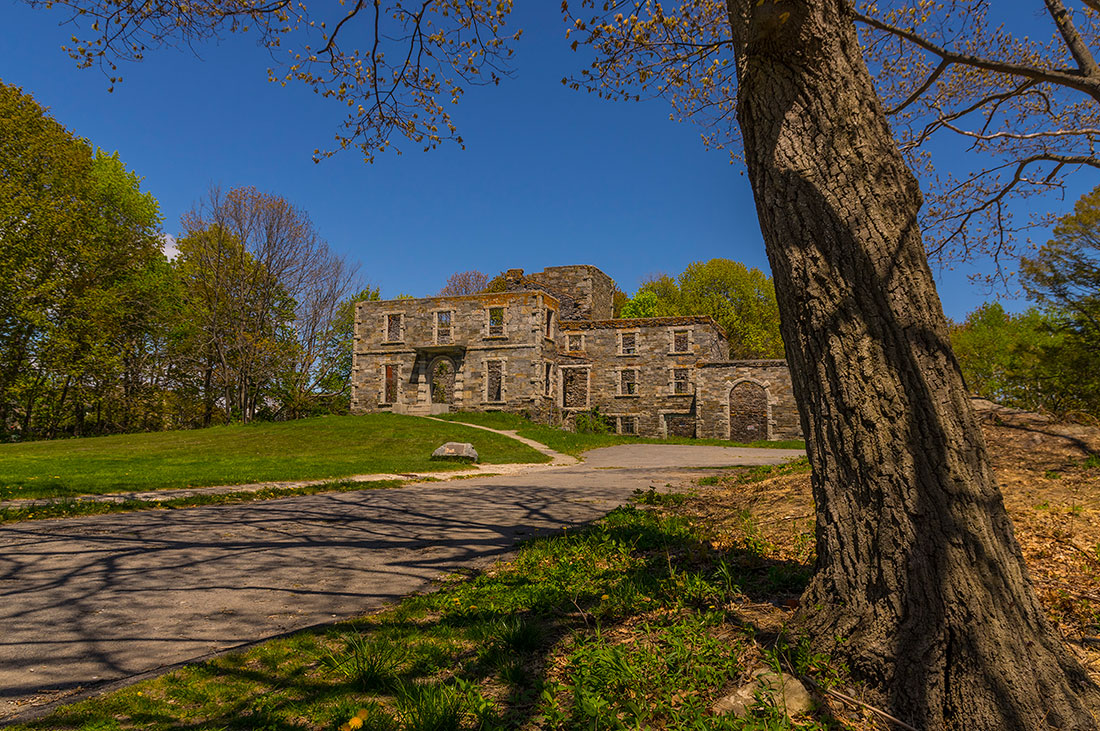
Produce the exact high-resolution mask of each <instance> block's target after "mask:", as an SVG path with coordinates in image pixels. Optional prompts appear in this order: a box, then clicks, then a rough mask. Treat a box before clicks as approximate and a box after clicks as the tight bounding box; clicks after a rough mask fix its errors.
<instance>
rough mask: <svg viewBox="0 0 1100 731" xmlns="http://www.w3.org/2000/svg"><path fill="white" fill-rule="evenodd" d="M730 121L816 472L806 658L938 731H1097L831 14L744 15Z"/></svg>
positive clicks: (857, 53) (873, 109)
mask: <svg viewBox="0 0 1100 731" xmlns="http://www.w3.org/2000/svg"><path fill="white" fill-rule="evenodd" d="M730 22H731V28H732V31H733V40H734V43H735V47H736V57H737V78H738V119H739V121H740V126H741V131H742V134H743V136H744V149H745V160H746V163H747V165H748V171H749V177H750V180H751V182H752V187H753V193H754V195H755V197H756V201H757V211H758V213H759V216H760V223H761V228H762V230H763V232H764V240H765V243H766V245H767V251H768V257H769V260H770V261H771V264H772V270H773V272H774V275H775V280H776V292H777V296H778V299H779V307H780V312H781V321H782V325H781V327H782V331H783V335H784V338H783V339H784V342H785V344H786V347H787V357H788V359H789V362H790V364H791V372H792V376H793V378H794V384H795V392H796V394H797V397H798V401H799V405H800V409H801V412H802V415H803V426H804V429H805V432H806V438H807V449H808V452H809V455H810V460H811V463H812V465H813V468H814V469H813V490H814V499H815V502H816V504H817V518H818V528H817V566H816V571H815V574H814V578H813V580H812V582H811V585H810V587H809V589H808V590H807V591H806V594H805V596H804V597H803V605H804V606H805V607H806V610H805V611H804V612H803V617H802V619H803V621H804V624H805V627H806V629H807V630H809V631H810V633H811V634H812V636H813V637H814V638H815V641H816V642H817V643H818V644H819V645H821V646H824V647H825V648H827V649H830V650H832V651H833V652H838V653H841V654H843V655H844V656H846V657H848V658H849V660H850V661H851V664H852V668H853V669H854V670H856V671H857V672H858V673H859V674H861V675H862V676H864V677H866V678H870V679H872V680H873V681H874V682H875V683H876V684H877V685H878V686H879V687H881V688H883V689H884V690H885V691H886V692H887V693H888V694H889V696H890V700H891V706H892V708H893V709H894V710H895V711H896V712H897V713H899V714H901V715H902V717H903V719H907V720H909V721H910V722H911V723H916V724H919V725H921V726H923V727H925V728H955V727H957V728H962V727H969V728H980V729H1016V728H1021V729H1023V728H1027V729H1036V728H1048V727H1050V728H1094V727H1095V720H1094V719H1093V716H1092V714H1091V712H1090V710H1089V709H1090V708H1096V707H1097V701H1100V696H1098V694H1097V692H1096V688H1095V687H1094V686H1093V685H1092V684H1091V683H1090V682H1089V680H1088V677H1087V675H1086V674H1085V672H1084V670H1083V669H1082V667H1081V666H1080V665H1079V664H1078V663H1077V662H1076V661H1075V660H1074V659H1073V658H1071V657H1070V655H1069V654H1068V653H1067V651H1066V650H1065V648H1064V647H1063V646H1062V642H1061V639H1060V638H1059V637H1058V635H1057V634H1055V633H1054V631H1053V630H1052V628H1051V627H1050V625H1049V624H1048V623H1047V621H1046V619H1045V617H1044V615H1043V610H1042V607H1041V606H1040V605H1039V602H1038V601H1037V599H1036V597H1035V594H1034V592H1033V591H1032V589H1031V586H1030V583H1029V581H1028V577H1027V571H1026V568H1025V566H1024V562H1023V557H1022V555H1021V553H1020V549H1019V546H1018V545H1017V543H1016V539H1015V537H1014V536H1013V531H1012V523H1011V521H1010V519H1009V518H1008V515H1007V513H1006V511H1005V509H1004V505H1003V503H1002V499H1001V496H1000V493H999V492H998V490H997V488H996V487H995V485H994V484H993V478H992V474H991V472H990V469H989V460H988V458H987V455H986V448H985V444H984V442H983V439H982V436H981V429H980V427H979V426H978V423H977V421H976V419H975V418H974V414H973V411H972V409H971V407H970V403H969V397H968V393H967V391H966V388H965V387H964V385H963V381H962V377H961V375H960V373H959V368H958V365H957V363H956V361H955V358H954V356H953V354H952V352H951V347H950V344H949V341H948V335H947V322H946V320H945V318H944V316H943V308H942V306H941V304H940V301H939V298H938V296H937V294H936V291H935V287H934V285H933V280H932V274H931V271H930V270H929V268H928V263H927V260H926V255H925V251H924V247H923V242H922V239H921V230H920V228H919V226H918V222H917V219H918V215H919V213H920V207H921V194H920V189H919V187H918V185H917V181H916V179H915V178H914V176H913V174H912V173H911V172H910V170H909V168H908V167H907V166H906V164H905V161H904V160H903V159H902V156H901V153H900V152H899V151H898V147H897V143H896V141H895V140H894V137H893V135H892V134H891V132H890V128H889V127H888V125H887V122H886V116H885V114H884V113H883V108H882V105H881V103H880V101H879V98H878V96H877V94H876V92H875V88H874V86H873V84H872V81H871V76H870V74H869V73H868V71H867V68H866V66H865V64H864V61H863V57H862V53H861V50H860V45H859V40H858V38H857V35H856V29H855V26H854V25H853V23H852V18H851V15H850V14H849V13H848V10H847V8H846V7H845V4H844V3H843V2H841V1H840V0H831V1H830V0H826V2H820V3H819V2H810V1H809V0H805V1H803V2H785V3H781V4H772V3H767V4H762V5H758V4H756V3H731V7H730Z"/></svg>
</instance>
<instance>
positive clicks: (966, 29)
mask: <svg viewBox="0 0 1100 731" xmlns="http://www.w3.org/2000/svg"><path fill="white" fill-rule="evenodd" d="M66 4H69V5H72V6H74V7H76V8H77V9H78V10H79V11H81V12H84V13H86V17H92V18H94V19H95V21H96V25H93V26H92V28H93V30H94V32H95V35H94V36H93V38H92V40H91V41H90V42H88V43H85V44H83V45H81V46H77V47H76V48H75V49H74V55H77V56H78V57H79V58H82V59H84V60H85V62H87V63H94V62H96V61H97V60H100V59H103V58H107V59H110V58H113V57H117V56H119V55H121V56H130V57H135V56H140V54H141V52H142V51H143V49H144V45H145V44H146V42H149V43H163V42H166V41H167V40H170V39H183V40H192V39H194V38H196V37H201V36H204V35H210V34H212V33H215V32H216V31H217V30H218V28H227V29H231V28H239V27H243V26H244V25H246V24H253V25H254V26H255V27H258V28H259V30H260V32H261V33H262V34H263V37H264V38H265V40H267V41H268V43H269V45H271V46H272V47H277V46H280V45H282V44H283V41H285V40H286V38H287V36H288V35H289V34H293V33H294V32H296V31H295V28H301V29H303V30H305V29H308V28H314V29H317V30H315V31H314V32H315V33H317V34H318V36H319V38H318V40H317V41H316V42H313V41H310V42H306V43H304V44H303V45H302V46H298V47H297V50H296V51H294V52H292V53H294V54H295V55H294V56H293V57H292V58H291V60H290V62H289V63H288V65H287V66H286V67H284V68H283V69H282V70H281V71H280V72H279V73H277V74H276V76H277V77H279V78H283V79H285V80H294V79H297V80H301V81H305V82H306V83H309V84H311V85H313V86H314V87H315V88H316V89H317V90H318V91H319V92H320V93H321V94H323V95H325V96H329V97H335V98H337V99H339V100H340V101H343V102H345V103H347V104H348V105H349V107H350V108H351V110H352V112H351V114H350V115H349V118H348V123H347V134H346V135H345V136H344V137H343V138H342V139H341V146H345V145H347V144H357V145H359V146H360V147H361V148H362V149H363V151H364V152H365V153H366V155H367V156H368V157H370V156H371V155H372V154H374V153H375V152H376V151H378V150H381V149H387V148H389V147H390V146H391V145H392V144H393V141H392V140H391V137H392V136H397V135H404V136H406V137H408V138H409V139H412V140H414V141H417V142H421V143H423V144H425V145H426V146H432V145H434V144H436V143H437V142H439V141H440V140H441V139H444V138H447V137H457V135H456V133H455V131H454V129H453V126H452V125H451V123H450V119H449V118H448V117H447V115H446V113H445V111H444V107H443V106H442V104H443V102H447V101H450V100H451V99H452V98H457V97H458V96H459V95H460V94H461V91H462V83H461V81H462V79H466V80H468V81H473V82H476V81H478V80H481V79H486V78H487V79H489V80H495V79H496V78H498V77H499V66H498V64H499V63H500V62H501V61H502V60H503V59H506V58H507V55H508V53H509V51H508V44H507V40H508V39H509V38H515V37H517V36H518V34H513V35H512V36H510V37H509V36H508V35H506V34H505V33H504V30H503V28H504V19H505V16H506V15H507V13H508V11H509V10H510V5H511V4H510V3H509V2H488V0H482V1H478V0H471V1H469V2H467V1H465V0H462V1H460V0H422V1H420V2H416V3H405V2H403V0H391V1H390V2H389V3H388V4H387V5H386V6H383V5H382V4H381V2H379V1H378V0H375V2H373V3H367V2H357V3H356V4H354V6H352V7H351V8H350V10H348V11H343V12H342V13H341V15H340V16H338V17H336V18H332V19H330V22H329V24H328V25H325V24H324V23H321V22H319V21H320V20H321V17H320V16H319V15H318V14H317V13H314V14H312V15H311V13H310V10H309V9H308V8H307V4H306V3H304V2H298V3H294V4H291V3H284V2H275V3H270V4H269V3H261V2H259V1H258V0H241V1H240V2H235V3H232V4H223V3H216V2H212V1H211V2H198V3H174V2H166V3H160V4H157V5H154V6H148V5H145V6H141V7H142V10H141V11H140V12H135V11H134V10H132V9H130V8H131V6H122V5H119V4H117V3H115V2H113V1H111V0H68V1H67V2H66ZM593 4H594V3H593V2H591V1H589V2H582V8H583V6H586V5H587V6H588V7H589V8H590V12H589V16H587V17H576V18H573V19H572V20H573V30H574V32H576V33H579V34H580V36H579V37H580V40H582V41H584V42H586V43H588V44H591V46H592V47H593V48H595V49H596V51H597V55H598V58H597V60H596V62H595V63H594V64H593V66H592V68H591V69H590V73H589V74H588V75H587V76H585V77H583V78H582V79H581V80H580V81H578V82H577V84H578V86H580V85H591V86H593V87H595V88H599V89H601V90H608V89H610V90H611V91H612V92H613V94H618V93H621V94H624V95H625V94H629V95H631V96H640V95H641V94H642V93H647V94H649V93H652V94H662V95H670V96H671V97H672V100H673V102H674V104H677V105H678V108H679V109H680V110H681V111H684V112H685V113H695V114H702V115H704V116H705V115H707V114H709V115H711V116H712V117H713V121H715V122H716V123H717V124H718V125H719V128H721V127H722V125H723V124H727V123H732V122H733V120H734V118H735V119H736V126H735V127H733V128H732V129H734V130H735V131H736V132H737V133H738V135H739V137H740V142H741V143H742V144H743V157H744V161H745V163H746V164H747V167H748V172H749V176H750V179H751V182H752V187H753V193H754V196H755V198H756V202H757V208H758V212H759V215H760V220H761V228H762V231H763V233H764V238H765V242H766V245H767V250H768V256H769V258H770V261H771V265H772V271H773V275H774V277H775V283H776V292H777V297H778V301H779V307H780V314H781V318H782V332H783V339H784V342H785V345H786V350H787V355H788V358H789V361H790V365H791V371H792V374H793V378H794V385H795V391H796V395H797V397H798V399H799V404H800V409H801V415H802V421H803V428H804V430H805V432H806V436H807V447H808V451H809V455H810V460H811V463H812V465H813V489H814V497H815V501H816V505H817V518H818V520H817V569H816V573H815V577H814V579H813V582H812V584H811V586H810V588H809V589H808V591H807V593H806V596H805V597H804V602H803V607H804V610H803V613H802V620H803V622H804V625H805V627H806V628H807V629H808V630H809V631H810V632H811V634H812V636H813V637H814V638H815V640H816V641H817V642H818V643H819V645H821V646H823V647H825V648H826V649H829V650H831V651H832V652H834V653H836V654H838V655H840V656H843V657H846V658H848V659H849V660H850V662H851V665H852V667H853V669H854V670H856V671H857V672H858V673H859V674H860V675H862V676H863V677H864V678H866V679H868V680H869V681H871V682H872V683H873V684H875V685H877V686H878V687H879V688H881V689H882V691H883V692H884V694H885V695H886V696H887V697H888V698H889V701H890V705H891V708H892V709H893V711H894V713H895V715H897V716H899V717H901V718H902V719H903V720H905V721H907V722H908V723H910V724H914V725H916V726H919V727H922V728H927V729H933V728H968V729H991V730H992V729H1046V728H1063V729H1087V728H1095V727H1096V720H1095V719H1094V717H1093V715H1092V712H1091V710H1090V709H1094V708H1097V707H1100V694H1098V691H1097V688H1096V687H1095V686H1094V685H1093V684H1092V683H1091V682H1090V681H1089V680H1088V677H1087V675H1086V674H1085V672H1084V670H1083V669H1082V667H1081V666H1080V665H1079V664H1078V663H1077V662H1076V661H1075V660H1074V659H1072V658H1071V657H1070V655H1069V654H1068V653H1067V651H1066V649H1065V648H1064V647H1063V646H1062V644H1061V641H1060V639H1059V638H1058V636H1057V635H1056V634H1055V633H1054V632H1053V631H1052V629H1051V627H1050V626H1049V624H1048V623H1047V621H1046V620H1045V618H1044V616H1043V613H1042V609H1041V607H1040V606H1039V603H1038V601H1037V600H1036V597H1035V595H1034V593H1033V591H1032V589H1031V587H1030V584H1029V581H1028V577H1027V573H1026V570H1025V567H1024V563H1023V561H1022V558H1021V555H1020V551H1019V547H1018V546H1017V544H1016V540H1015V538H1014V537H1013V533H1012V526H1011V522H1010V520H1009V518H1008V516H1007V514H1006V512H1005V509H1004V506H1003V504H1002V501H1001V497H1000V495H999V493H998V491H997V489H996V487H995V486H994V484H993V481H992V477H991V474H990V470H989V464H988V459H987V456H986V451H985V445H984V443H983V440H982V436H981V431H980V429H979V427H978V424H977V423H976V421H975V419H974V415H973V413H972V411H971V408H970V404H969V400H968V395H967V393H966V390H965V388H964V386H963V382H962V378H961V376H960V375H959V368H958V366H957V364H956V362H955V358H954V356H953V355H952V353H951V349H950V345H949V342H948V339H947V325H946V321H945V319H944V316H943V314H942V308H941V306H940V302H939V299H938V297H937V294H936V292H935V288H934V286H933V281H932V276H931V272H930V270H929V267H928V263H927V257H926V251H925V242H924V241H923V240H922V233H921V222H922V219H921V211H922V207H921V204H922V196H921V190H920V187H919V185H918V182H917V180H916V178H915V177H914V176H913V174H912V172H911V167H910V165H909V164H907V161H906V158H905V157H904V156H903V152H904V153H905V154H908V155H909V156H910V162H912V161H913V160H914V159H916V160H918V161H919V160H920V159H921V158H920V155H921V154H922V153H921V152H920V144H921V143H922V142H923V140H924V139H927V138H928V136H929V135H931V134H934V133H936V132H937V131H939V130H951V131H956V133H957V134H960V135H962V136H963V137H971V138H972V139H974V144H975V145H976V146H977V147H978V148H979V151H982V150H984V152H985V154H989V155H1002V153H1003V156H1002V157H1000V158H999V159H998V161H997V162H996V164H993V165H990V166H989V168H988V169H986V170H985V171H979V172H978V173H977V174H975V175H971V176H964V178H963V179H962V180H960V181H959V182H958V183H956V184H952V185H948V186H947V188H946V189H945V191H944V195H942V196H941V197H939V198H937V199H936V200H937V203H936V205H934V206H931V208H932V209H933V210H932V212H933V213H934V214H935V215H936V218H935V220H942V221H945V222H946V225H948V226H951V225H957V226H961V227H962V229H961V230H963V231H972V230H973V229H972V228H971V225H972V224H973V223H974V221H975V217H979V218H980V217H981V216H983V215H985V216H988V218H986V219H985V220H987V221H988V222H989V227H988V230H989V231H993V232H995V233H997V234H998V236H1000V235H1002V234H1003V235H1005V236H1008V235H1010V234H1011V233H1012V229H1013V226H1012V224H1011V222H1010V221H1009V220H1008V219H1007V218H1006V216H1005V215H1004V211H1005V208H1004V206H1005V203H1006V201H1007V200H1009V199H1010V197H1011V196H1012V195H1014V194H1016V193H1018V192H1019V191H1021V190H1023V189H1024V188H1026V187H1029V186H1030V187H1032V188H1036V189H1042V188H1044V187H1052V186H1056V185H1057V184H1058V183H1059V181H1060V180H1061V176H1063V175H1064V174H1065V173H1066V172H1067V171H1068V170H1070V169H1072V168H1073V167H1074V166H1080V165H1091V166H1095V165H1096V160H1095V157H1094V156H1093V155H1092V153H1091V144H1092V142H1093V139H1094V137H1095V136H1096V134H1097V131H1096V128H1097V126H1098V125H1096V124H1092V123H1091V122H1092V120H1094V118H1095V116H1096V112H1095V108H1096V106H1095V102H1096V101H1097V100H1100V66H1098V65H1097V63H1096V61H1095V60H1094V58H1093V55H1092V52H1091V50H1090V47H1091V45H1093V44H1094V41H1095V36H1096V34H1095V20H1096V17H1097V16H1096V15H1095V14H1094V13H1093V12H1092V11H1091V10H1089V11H1086V14H1085V15H1083V16H1080V18H1083V22H1082V23H1080V27H1078V25H1077V24H1075V22H1074V17H1073V16H1071V15H1070V14H1069V13H1068V12H1067V10H1066V8H1065V7H1063V4H1062V2H1061V0H1044V3H1043V9H1044V10H1045V11H1046V13H1047V17H1048V18H1049V19H1050V20H1051V21H1052V28H1053V30H1054V34H1053V36H1052V38H1051V40H1050V41H1049V42H1046V43H1038V44H1037V43H1035V42H1032V41H1028V40H1027V39H1026V38H1025V39H1023V40H1016V39H1015V38H1013V37H1012V36H1011V34H1009V33H1008V32H1007V31H1004V30H1003V29H997V28H995V27H994V28H990V26H989V24H988V23H987V22H986V15H987V13H988V10H989V7H990V4H989V3H988V2H982V1H980V0H948V2H945V3H934V2H929V1H928V0H914V1H913V2H895V3H882V4H881V5H882V6H883V7H882V9H880V8H879V6H878V5H875V4H871V3H867V4H866V6H865V7H864V6H861V8H860V9H858V10H857V9H854V8H853V7H852V6H850V5H849V4H848V3H847V2H845V0H782V1H780V0H774V1H773V2H766V0H728V2H727V3H726V4H724V5H723V4H722V3H719V2H715V1H714V0H683V2H682V4H681V5H680V6H679V7H677V8H675V11H674V12H668V13H666V12H665V10H664V9H663V8H662V6H661V5H660V4H659V3H656V2H633V1H629V0H628V1H619V0H607V1H606V2H600V3H599V7H592V6H593ZM1090 5H1091V2H1090ZM567 10H568V8H567ZM582 12H586V11H583V10H582ZM345 13H346V14H345ZM856 21H860V22H861V23H863V24H864V25H863V27H864V28H867V29H869V31H870V32H871V33H872V35H871V36H870V37H869V41H868V42H869V44H870V45H869V48H870V51H871V54H872V58H874V59H876V64H877V66H876V73H880V72H881V73H880V76H879V79H878V80H879V86H878V88H876V86H875V79H874V77H873V76H872V74H871V72H870V71H869V70H868V67H867V65H866V63H865V59H864V55H863V50H862V48H861V45H860V38H859V36H858V34H857V30H856V26H855V22H856ZM586 32H587V34H588V35H584V34H585V33H586ZM143 33H144V35H142V34H143ZM356 33H358V34H360V35H359V38H358V39H357V38H356V37H355V34H356ZM359 49H363V50H359ZM101 52H102V53H103V54H104V55H100V54H101ZM723 54H727V55H726V56H723ZM731 60H732V62H733V63H732V64H731V63H729V62H730V61H731ZM925 69H927V73H926V74H925V73H922V71H924V70H925ZM882 74H885V76H882ZM910 74H912V75H910ZM455 79H458V81H455ZM1067 90H1068V91H1067ZM1066 93H1072V94H1076V95H1077V96H1075V97H1072V98H1070V99H1069V100H1067V97H1066V96H1065V94H1066ZM884 96H885V97H886V98H891V97H895V98H898V99H899V101H898V103H897V104H891V107H890V109H887V108H886V107H884V104H883V101H882V99H883V97H884ZM734 100H735V102H734ZM914 110H916V111H917V112H920V113H919V114H913V116H909V117H902V118H901V119H902V124H901V126H900V127H899V129H901V130H902V132H901V133H900V134H899V137H900V140H901V142H902V145H901V146H900V148H899V139H898V138H895V136H894V134H893V133H892V131H891V128H890V127H889V125H888V123H887V112H888V111H893V112H896V113H898V114H907V113H913V112H914ZM1006 110H1008V112H1009V113H1008V114H1006ZM922 119H923V120H927V121H926V125H930V126H927V127H925V128H921V127H919V126H914V127H909V126H907V125H909V124H913V125H919V124H921V120H922ZM1062 119H1066V120H1068V121H1067V122H1066V125H1067V126H1066V127H1064V128H1063V127H1061V126H1059V124H1060V120H1062ZM906 120H908V121H906ZM975 120H976V121H975ZM909 129H913V130H917V133H916V134H915V135H910V134H909V132H907V131H906V130H909ZM921 130H923V131H921ZM1029 150H1030V152H1029ZM914 156H915V157H914ZM1043 165H1046V166H1047V167H1045V168H1044V167H1043ZM1040 171H1041V172H1040ZM983 173H989V174H983ZM928 189H929V190H935V186H929V188H928ZM953 206H960V207H953ZM925 223H926V224H928V223H933V222H932V221H927V220H926V221H925ZM955 240H958V238H957V237H956V239H955ZM996 241H1007V238H1000V239H997V240H996ZM996 241H995V243H994V245H993V246H994V250H995V251H1003V250H1004V247H1003V246H999V245H998V243H996ZM963 249H964V250H965V249H966V247H965V246H963Z"/></svg>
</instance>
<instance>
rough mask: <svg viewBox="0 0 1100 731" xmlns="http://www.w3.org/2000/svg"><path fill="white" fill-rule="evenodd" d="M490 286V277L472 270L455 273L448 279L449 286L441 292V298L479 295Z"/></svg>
mask: <svg viewBox="0 0 1100 731" xmlns="http://www.w3.org/2000/svg"><path fill="white" fill-rule="evenodd" d="M488 285H489V275H487V274H485V273H484V272H479V271H477V270H476V269H470V270H469V271H465V272H455V273H454V274H452V275H451V276H449V277H447V284H446V286H444V287H443V289H441V290H439V296H440V297H455V296H458V295H463V294H477V293H478V292H480V291H482V290H483V289H485V288H486V287H487V286H488Z"/></svg>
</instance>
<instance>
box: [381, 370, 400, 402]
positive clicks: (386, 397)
mask: <svg viewBox="0 0 1100 731" xmlns="http://www.w3.org/2000/svg"><path fill="white" fill-rule="evenodd" d="M382 401H383V402H384V403H387V404H392V403H394V402H396V401H397V366H395V365H387V366H386V387H385V391H384V393H383V394H382Z"/></svg>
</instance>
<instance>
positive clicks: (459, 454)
mask: <svg viewBox="0 0 1100 731" xmlns="http://www.w3.org/2000/svg"><path fill="white" fill-rule="evenodd" d="M432 459H443V460H448V461H452V462H477V450H476V449H474V445H472V444H470V443H469V442H447V443H446V444H444V445H443V446H442V447H440V448H439V449H437V450H435V451H434V452H432Z"/></svg>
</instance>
